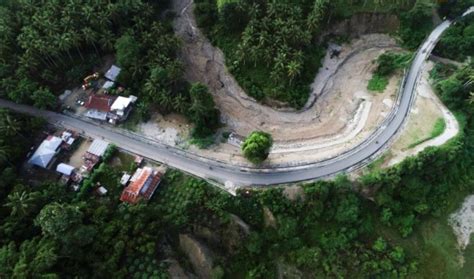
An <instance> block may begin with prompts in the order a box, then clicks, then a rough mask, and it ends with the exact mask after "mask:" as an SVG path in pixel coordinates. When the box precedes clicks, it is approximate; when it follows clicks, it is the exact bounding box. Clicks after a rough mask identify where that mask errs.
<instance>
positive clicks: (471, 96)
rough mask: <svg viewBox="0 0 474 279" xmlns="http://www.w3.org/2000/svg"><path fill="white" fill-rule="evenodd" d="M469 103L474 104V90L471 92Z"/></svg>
mask: <svg viewBox="0 0 474 279" xmlns="http://www.w3.org/2000/svg"><path fill="white" fill-rule="evenodd" d="M469 104H471V105H472V104H474V92H471V93H469Z"/></svg>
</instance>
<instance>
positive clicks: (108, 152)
mask: <svg viewBox="0 0 474 279" xmlns="http://www.w3.org/2000/svg"><path fill="white" fill-rule="evenodd" d="M116 153H117V146H116V145H115V144H113V143H112V144H110V145H109V146H108V147H107V149H106V150H105V153H104V155H103V156H102V160H104V162H108V161H110V159H112V157H113V156H114V155H115V154H116Z"/></svg>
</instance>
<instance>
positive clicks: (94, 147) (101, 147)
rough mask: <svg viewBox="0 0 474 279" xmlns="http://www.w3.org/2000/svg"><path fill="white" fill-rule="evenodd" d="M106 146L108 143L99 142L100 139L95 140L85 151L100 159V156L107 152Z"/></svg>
mask: <svg viewBox="0 0 474 279" xmlns="http://www.w3.org/2000/svg"><path fill="white" fill-rule="evenodd" d="M108 146H109V143H108V142H106V141H103V140H100V139H95V140H94V141H93V142H92V144H91V146H89V149H88V150H87V152H89V153H91V154H93V155H96V156H99V157H101V156H102V155H104V153H105V150H107V147H108Z"/></svg>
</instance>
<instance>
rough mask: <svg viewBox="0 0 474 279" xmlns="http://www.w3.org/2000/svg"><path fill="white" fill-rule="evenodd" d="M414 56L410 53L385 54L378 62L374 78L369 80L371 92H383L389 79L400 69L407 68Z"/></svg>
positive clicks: (368, 87)
mask: <svg viewBox="0 0 474 279" xmlns="http://www.w3.org/2000/svg"><path fill="white" fill-rule="evenodd" d="M411 57H412V55H411V54H410V53H393V52H388V53H383V54H382V55H380V56H379V57H378V58H377V60H376V63H377V68H376V69H375V71H374V74H373V76H372V78H371V79H370V80H369V83H368V85H367V89H369V90H371V91H377V92H383V91H384V90H385V88H386V87H387V85H388V79H389V77H390V76H391V75H393V73H394V72H395V71H396V70H398V69H403V68H405V67H406V66H407V65H408V64H409V62H410V60H411Z"/></svg>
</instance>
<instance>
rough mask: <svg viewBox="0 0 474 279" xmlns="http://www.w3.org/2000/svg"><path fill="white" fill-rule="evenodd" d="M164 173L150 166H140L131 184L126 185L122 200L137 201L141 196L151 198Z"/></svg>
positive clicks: (132, 202)
mask: <svg viewBox="0 0 474 279" xmlns="http://www.w3.org/2000/svg"><path fill="white" fill-rule="evenodd" d="M161 177H162V174H161V173H160V172H158V171H157V170H154V169H152V168H150V167H145V168H139V169H137V171H136V172H135V174H134V175H133V176H132V178H131V179H130V184H129V185H128V186H127V187H125V189H124V190H123V192H122V195H121V196H120V200H121V201H123V202H128V203H131V204H134V203H137V202H138V201H139V200H140V199H141V198H144V199H147V200H149V199H150V198H151V197H152V196H153V194H154V193H155V190H156V188H158V185H159V184H160V182H161Z"/></svg>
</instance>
